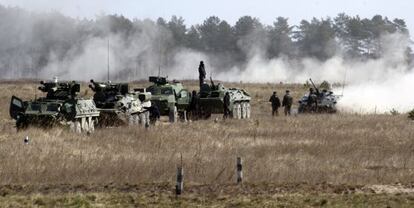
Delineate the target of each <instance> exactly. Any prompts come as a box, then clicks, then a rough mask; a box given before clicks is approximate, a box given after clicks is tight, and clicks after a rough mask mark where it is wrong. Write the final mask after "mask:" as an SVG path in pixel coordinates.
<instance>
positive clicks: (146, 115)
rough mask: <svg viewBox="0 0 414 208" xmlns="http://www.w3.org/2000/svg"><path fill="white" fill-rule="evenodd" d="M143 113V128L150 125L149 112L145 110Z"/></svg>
mask: <svg viewBox="0 0 414 208" xmlns="http://www.w3.org/2000/svg"><path fill="white" fill-rule="evenodd" d="M144 115H145V125H144V126H145V128H148V127H149V126H150V112H149V111H145V112H144Z"/></svg>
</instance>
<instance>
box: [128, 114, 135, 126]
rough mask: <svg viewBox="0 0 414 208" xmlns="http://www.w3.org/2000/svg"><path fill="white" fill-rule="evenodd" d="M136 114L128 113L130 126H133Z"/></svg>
mask: <svg viewBox="0 0 414 208" xmlns="http://www.w3.org/2000/svg"><path fill="white" fill-rule="evenodd" d="M134 116H135V115H128V118H127V119H128V126H133V125H134Z"/></svg>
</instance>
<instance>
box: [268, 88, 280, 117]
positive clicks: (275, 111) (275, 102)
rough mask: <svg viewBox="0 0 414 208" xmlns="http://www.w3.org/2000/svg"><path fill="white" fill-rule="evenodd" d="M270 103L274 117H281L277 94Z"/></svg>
mask: <svg viewBox="0 0 414 208" xmlns="http://www.w3.org/2000/svg"><path fill="white" fill-rule="evenodd" d="M269 102H271V103H272V116H275V115H276V116H278V115H279V107H280V99H279V97H278V96H277V93H276V92H273V95H272V96H271V97H270V99H269Z"/></svg>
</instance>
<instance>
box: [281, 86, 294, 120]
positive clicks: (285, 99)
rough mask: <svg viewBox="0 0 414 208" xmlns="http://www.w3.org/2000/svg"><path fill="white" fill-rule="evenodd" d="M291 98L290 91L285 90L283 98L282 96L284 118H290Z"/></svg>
mask: <svg viewBox="0 0 414 208" xmlns="http://www.w3.org/2000/svg"><path fill="white" fill-rule="evenodd" d="M292 104H293V98H292V96H290V91H289V90H286V94H285V96H283V101H282V106H283V107H285V116H290V112H291V109H292Z"/></svg>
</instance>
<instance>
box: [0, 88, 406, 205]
mask: <svg viewBox="0 0 414 208" xmlns="http://www.w3.org/2000/svg"><path fill="white" fill-rule="evenodd" d="M185 84H186V85H189V86H190V88H192V89H193V88H196V82H192V81H188V82H185ZM135 85H136V86H145V85H147V83H145V82H137V83H135ZM226 86H231V87H233V86H234V87H243V88H245V89H247V91H248V92H250V94H251V95H252V97H253V103H252V118H251V119H250V120H248V121H243V120H226V121H223V120H221V116H220V115H217V116H215V118H217V119H215V118H212V119H210V120H204V121H194V122H188V123H177V124H172V125H171V124H168V123H165V122H163V123H161V124H159V125H157V126H154V127H151V128H149V129H143V128H131V127H123V128H121V127H120V128H106V129H99V130H97V131H96V132H95V133H94V134H92V135H78V134H75V133H72V132H70V131H68V130H67V129H62V128H54V129H49V130H44V129H35V128H32V129H28V130H26V131H20V132H16V130H15V128H14V122H13V121H12V120H11V119H10V118H9V115H8V108H9V102H10V97H11V96H12V95H18V96H19V97H22V98H25V99H30V98H33V97H34V93H35V90H36V88H37V84H36V83H34V82H23V81H22V82H2V83H0V89H1V90H0V98H1V99H0V106H1V108H0V131H1V133H0V207H62V206H65V207H147V206H148V207H158V206H161V207H171V206H173V207H175V206H178V207H193V206H206V207H252V206H253V207H263V206H267V207H278V206H280V207H292V206H293V207H312V206H324V205H326V206H336V207H349V206H359V207H366V206H371V207H387V206H391V207H395V206H397V207H400V206H406V207H412V206H414V189H413V186H414V183H413V182H414V123H413V122H411V121H410V120H408V119H407V117H406V115H398V116H392V115H357V114H341V113H339V114H335V115H298V116H292V117H284V116H280V117H275V118H272V117H271V116H270V104H269V103H268V102H267V101H268V99H269V96H270V95H271V93H272V91H274V90H277V91H278V92H279V95H280V96H281V95H282V93H283V92H284V90H285V89H290V90H291V91H292V93H293V96H294V97H295V99H296V100H297V99H298V98H299V97H300V96H301V95H303V94H304V93H305V91H306V89H305V88H304V87H303V86H301V85H271V84H243V83H226ZM82 94H83V95H85V96H92V94H91V91H90V90H88V89H87V88H86V84H85V85H84V88H83V89H82ZM37 95H38V96H39V95H40V93H39V92H37ZM25 136H29V137H30V139H31V141H30V144H28V145H25V144H24V143H23V138H24V137H25ZM181 155H182V159H183V165H184V173H185V176H184V177H185V185H184V186H185V187H184V191H185V192H184V195H183V196H182V197H181V198H179V199H176V198H175V197H174V195H173V189H174V185H175V177H176V175H175V173H176V172H175V171H176V167H177V165H178V164H179V163H180V157H181ZM236 157H242V158H243V162H244V166H243V171H244V177H245V178H244V184H243V185H241V186H240V185H235V181H236V176H235V175H236V174H235V173H236V172H235V168H236V164H235V162H236Z"/></svg>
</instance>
